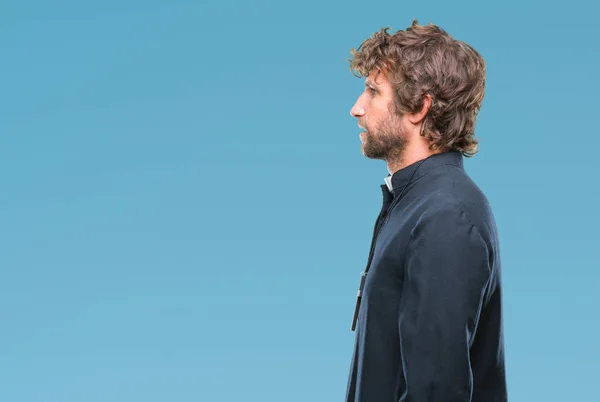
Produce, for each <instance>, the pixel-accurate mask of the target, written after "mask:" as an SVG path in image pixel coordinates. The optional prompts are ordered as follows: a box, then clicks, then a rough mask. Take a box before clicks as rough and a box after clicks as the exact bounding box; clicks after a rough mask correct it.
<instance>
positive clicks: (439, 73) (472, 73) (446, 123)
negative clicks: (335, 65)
mask: <svg viewBox="0 0 600 402" xmlns="http://www.w3.org/2000/svg"><path fill="white" fill-rule="evenodd" d="M388 29H389V28H385V29H382V30H380V31H379V32H376V33H375V34H373V36H372V37H371V38H369V39H367V40H365V41H364V42H363V43H362V44H361V46H360V47H359V49H358V50H356V49H352V51H351V53H352V55H353V59H351V60H350V69H351V71H352V72H353V73H354V74H355V75H357V76H358V77H367V79H366V81H365V91H364V92H363V93H362V94H361V95H360V97H359V98H358V100H357V101H356V104H355V105H354V106H353V107H352V110H351V114H352V115H353V116H354V117H356V118H357V119H358V124H359V125H360V126H361V127H363V128H364V129H365V130H366V132H365V133H362V134H361V139H362V142H363V145H362V146H363V153H364V155H365V156H367V157H369V158H374V159H384V160H387V161H390V160H394V159H398V158H400V157H401V155H402V153H403V152H404V150H405V149H406V147H407V146H408V145H409V144H411V143H414V142H416V141H419V140H421V141H425V143H426V144H427V146H428V148H429V150H430V151H432V152H444V151H459V152H461V153H462V154H463V155H465V156H468V157H470V156H473V155H474V154H475V153H476V152H477V145H478V141H477V139H476V138H475V121H476V117H477V115H478V113H479V110H480V108H481V103H482V101H483V96H484V87H485V62H484V60H483V58H482V57H481V56H480V55H479V53H477V51H475V50H474V49H473V48H472V47H470V46H469V45H467V44H465V43H463V42H460V41H457V40H455V39H453V38H451V37H450V36H449V35H448V34H447V33H446V32H445V31H444V30H443V29H441V28H439V27H437V26H435V25H432V24H429V25H428V26H420V25H418V22H417V21H413V23H412V26H411V27H409V28H407V29H406V30H405V31H398V32H396V33H395V34H393V35H391V34H389V33H388V32H387V31H388ZM421 137H422V138H421Z"/></svg>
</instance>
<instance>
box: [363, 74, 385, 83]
mask: <svg viewBox="0 0 600 402" xmlns="http://www.w3.org/2000/svg"><path fill="white" fill-rule="evenodd" d="M386 82H387V77H386V76H385V74H384V73H383V72H381V71H377V72H372V73H371V74H369V76H368V77H367V78H366V79H365V85H367V86H378V85H382V84H385V83H386Z"/></svg>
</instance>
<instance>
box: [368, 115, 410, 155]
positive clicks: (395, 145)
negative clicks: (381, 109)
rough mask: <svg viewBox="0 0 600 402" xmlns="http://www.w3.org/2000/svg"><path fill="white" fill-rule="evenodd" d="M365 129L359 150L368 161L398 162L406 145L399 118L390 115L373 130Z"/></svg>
mask: <svg viewBox="0 0 600 402" xmlns="http://www.w3.org/2000/svg"><path fill="white" fill-rule="evenodd" d="M361 126H363V127H365V129H366V135H365V136H364V142H363V143H362V144H361V150H362V153H363V155H364V156H365V157H367V158H369V159H382V160H385V161H386V162H398V161H400V160H401V159H402V154H403V153H404V150H405V149H406V146H407V145H408V136H407V135H406V133H405V132H404V130H403V128H402V124H401V122H400V118H398V117H397V116H396V115H395V114H394V113H390V115H388V117H387V118H385V119H384V120H382V121H380V122H379V123H377V124H376V126H375V128H374V129H371V128H370V127H369V126H366V125H363V124H361Z"/></svg>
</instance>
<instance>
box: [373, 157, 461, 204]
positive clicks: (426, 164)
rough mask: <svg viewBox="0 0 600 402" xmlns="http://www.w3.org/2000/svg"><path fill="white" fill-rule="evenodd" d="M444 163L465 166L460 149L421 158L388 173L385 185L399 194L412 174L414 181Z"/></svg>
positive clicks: (395, 193)
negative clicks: (392, 172)
mask: <svg viewBox="0 0 600 402" xmlns="http://www.w3.org/2000/svg"><path fill="white" fill-rule="evenodd" d="M421 162H422V163H421ZM419 165H420V166H419ZM443 165H453V166H457V167H459V168H461V169H462V168H464V165H463V156H462V154H461V153H460V152H458V151H448V152H441V153H438V154H433V155H430V156H428V157H427V158H425V161H423V160H422V159H421V160H419V161H416V162H414V163H412V164H410V165H408V166H406V167H404V168H402V169H400V170H398V171H396V172H395V173H394V174H393V175H392V174H390V175H388V176H387V177H385V178H384V181H385V185H386V186H387V189H388V190H389V191H390V192H392V193H393V194H394V195H398V194H397V193H399V192H400V191H402V188H403V187H405V186H406V185H407V184H408V182H409V180H411V176H412V180H411V181H412V182H414V181H416V180H417V179H419V178H421V177H423V176H425V175H426V174H428V173H429V172H430V171H431V170H433V169H435V168H437V167H439V166H443ZM417 168H418V170H417ZM415 171H416V173H415ZM413 173H414V176H413ZM382 187H383V186H382Z"/></svg>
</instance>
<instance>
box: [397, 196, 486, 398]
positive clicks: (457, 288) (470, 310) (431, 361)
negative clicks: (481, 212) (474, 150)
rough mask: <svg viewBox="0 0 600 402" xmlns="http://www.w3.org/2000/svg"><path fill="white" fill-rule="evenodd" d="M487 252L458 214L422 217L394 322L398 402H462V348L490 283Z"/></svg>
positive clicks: (468, 388) (467, 386)
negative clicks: (402, 388)
mask: <svg viewBox="0 0 600 402" xmlns="http://www.w3.org/2000/svg"><path fill="white" fill-rule="evenodd" d="M489 264H490V263H489V248H488V246H487V245H486V243H485V242H484V241H483V239H482V237H481V235H480V233H479V231H478V230H477V228H476V227H475V226H474V225H473V224H472V223H471V222H470V220H469V218H468V216H467V215H466V214H465V212H464V211H463V210H462V209H461V208H460V207H459V206H456V205H452V204H449V205H444V206H442V207H439V208H437V210H436V211H435V212H434V213H429V212H428V213H426V214H424V215H423V216H422V217H421V219H420V221H419V222H418V223H417V225H416V226H415V228H414V230H413V236H412V237H411V241H410V242H409V244H408V245H407V253H406V265H405V269H406V271H405V275H404V283H403V292H402V298H401V301H400V306H399V316H398V325H399V333H400V340H399V341H400V348H401V352H402V362H401V363H402V367H403V375H404V382H405V384H406V392H405V393H404V394H403V395H402V397H401V398H400V402H421V401H429V402H438V401H439V402H442V401H443V402H459V401H460V402H469V401H471V393H472V373H471V366H470V359H469V348H470V345H471V342H472V337H473V334H474V331H475V328H476V326H477V321H478V318H479V314H480V311H481V308H482V301H483V298H484V295H485V289H486V287H487V284H488V281H489V278H490V271H491V270H490V265H489Z"/></svg>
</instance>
